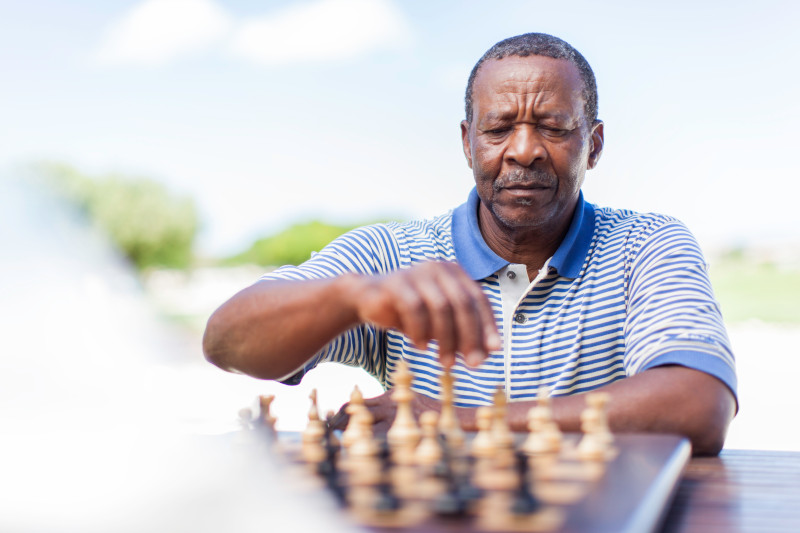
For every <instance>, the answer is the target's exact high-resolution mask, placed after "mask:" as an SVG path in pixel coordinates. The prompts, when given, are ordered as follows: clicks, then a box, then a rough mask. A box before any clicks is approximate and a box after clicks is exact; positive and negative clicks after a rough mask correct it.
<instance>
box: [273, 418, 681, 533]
mask: <svg viewBox="0 0 800 533" xmlns="http://www.w3.org/2000/svg"><path fill="white" fill-rule="evenodd" d="M469 437H471V436H468V438H469ZM516 437H517V443H516V445H517V446H519V443H520V442H521V439H522V438H524V435H523V434H517V435H516ZM579 438H580V435H578V434H567V435H565V438H564V446H563V450H562V452H560V453H559V454H558V456H557V457H555V458H553V457H551V458H550V459H548V460H542V461H539V462H538V463H537V462H536V461H534V464H533V467H532V473H531V486H532V493H533V494H534V495H535V497H536V499H537V500H538V502H539V508H538V509H537V510H536V511H535V512H534V513H532V514H530V515H529V516H525V517H521V518H513V519H508V518H506V519H504V518H502V517H501V518H500V519H499V520H494V519H492V520H487V518H486V515H485V513H484V514H483V515H482V514H481V513H479V512H470V513H465V514H464V515H462V516H455V517H453V516H447V517H442V516H439V515H437V514H436V513H434V512H431V511H430V510H427V509H426V508H425V503H426V502H424V501H416V502H415V503H414V504H413V505H415V506H416V509H417V511H415V512H409V511H408V510H406V511H405V512H407V515H406V516H403V517H400V514H399V513H401V511H392V512H387V513H384V514H380V513H377V514H374V515H372V516H370V517H364V516H359V515H358V514H353V513H352V512H351V510H349V509H348V508H347V507H344V508H342V511H341V512H342V513H344V514H346V515H347V516H348V517H349V519H350V520H351V522H352V524H353V527H354V530H360V531H363V530H367V531H415V532H430V533H438V532H443V533H444V532H455V531H459V532H472V531H508V532H512V531H529V532H551V531H566V532H593V533H602V532H608V533H612V532H613V533H621V532H631V533H634V532H635V533H640V532H647V531H656V530H657V529H658V528H659V526H660V524H661V521H662V519H663V518H664V516H665V513H666V511H667V510H668V508H669V505H670V502H671V499H672V496H673V495H674V492H675V489H676V487H677V484H678V482H679V481H680V478H681V475H682V472H683V470H684V467H685V466H686V464H687V462H688V460H689V457H690V454H691V447H690V445H689V443H688V441H687V440H686V439H685V438H682V437H677V436H672V435H649V434H647V435H645V434H617V435H614V454H613V457H612V458H609V459H608V460H606V461H602V462H601V463H600V464H598V463H587V462H586V461H581V460H580V459H578V458H577V456H576V455H575V454H573V453H572V452H573V451H574V450H575V449H576V448H577V443H578V440H579ZM300 441H301V435H300V434H299V433H279V434H277V440H276V446H275V447H274V448H273V449H274V450H276V451H275V453H276V454H279V455H280V456H281V460H282V461H285V464H286V465H287V466H286V468H287V470H286V475H287V476H289V477H291V478H293V479H295V480H297V479H300V478H306V479H307V480H308V481H309V483H308V484H307V485H306V487H307V488H310V487H315V489H314V490H317V489H319V487H320V485H319V484H315V483H314V482H313V481H312V480H313V478H314V477H315V473H314V472H312V470H311V469H308V468H307V466H308V465H305V464H303V461H302V459H301V458H300V457H301V456H300ZM346 483H347V482H346V481H345V490H347V486H346ZM487 497H489V496H488V495H485V496H484V498H487Z"/></svg>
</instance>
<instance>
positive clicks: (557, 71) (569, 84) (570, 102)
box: [472, 56, 585, 113]
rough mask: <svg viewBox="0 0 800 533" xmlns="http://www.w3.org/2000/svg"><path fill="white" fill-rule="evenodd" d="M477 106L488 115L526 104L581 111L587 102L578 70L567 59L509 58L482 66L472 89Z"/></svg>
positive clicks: (544, 57)
mask: <svg viewBox="0 0 800 533" xmlns="http://www.w3.org/2000/svg"><path fill="white" fill-rule="evenodd" d="M472 100H473V107H474V108H475V109H476V111H479V112H481V113H486V112H490V111H500V109H499V108H503V107H508V106H509V105H511V106H516V105H518V104H519V103H520V100H522V101H531V100H532V101H533V102H535V103H536V104H538V105H547V106H556V107H559V108H562V109H563V111H565V112H573V111H575V112H581V111H582V110H583V107H584V103H585V99H584V96H583V79H582V78H581V76H580V72H579V71H578V68H577V67H576V66H575V65H573V64H572V63H571V62H569V61H567V60H566V59H554V58H552V57H546V56H527V57H519V56H509V57H505V58H503V59H490V60H488V61H486V62H485V63H484V64H483V65H481V67H480V69H479V70H478V73H477V75H476V76H475V82H474V85H473V89H472Z"/></svg>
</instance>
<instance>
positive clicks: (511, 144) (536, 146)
mask: <svg viewBox="0 0 800 533" xmlns="http://www.w3.org/2000/svg"><path fill="white" fill-rule="evenodd" d="M505 158H506V160H508V161H513V162H515V163H517V164H518V165H520V166H523V167H530V166H531V165H533V163H534V162H535V161H537V160H544V159H546V158H547V150H546V149H545V146H544V144H543V143H542V139H541V137H540V136H539V134H538V132H537V131H536V128H535V127H534V126H533V125H531V124H520V125H517V127H515V128H514V131H513V132H512V133H511V136H510V138H509V141H508V147H507V148H506V152H505Z"/></svg>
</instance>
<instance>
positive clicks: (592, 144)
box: [461, 56, 603, 231]
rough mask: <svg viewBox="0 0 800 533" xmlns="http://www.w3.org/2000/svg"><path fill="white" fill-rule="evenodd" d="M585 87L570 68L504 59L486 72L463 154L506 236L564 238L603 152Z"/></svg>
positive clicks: (464, 132) (548, 61) (542, 60)
mask: <svg viewBox="0 0 800 533" xmlns="http://www.w3.org/2000/svg"><path fill="white" fill-rule="evenodd" d="M582 89H583V82H582V80H581V77H580V74H579V72H578V69H577V68H576V67H575V66H574V65H573V64H572V63H570V62H569V61H566V60H563V59H553V58H550V57H544V56H528V57H514V56H512V57H506V58H503V59H500V60H489V61H486V62H485V63H484V64H483V65H481V67H480V69H479V71H478V74H477V76H476V78H475V81H474V85H473V92H472V103H473V115H472V122H471V123H467V122H466V121H464V122H462V123H461V137H462V141H463V144H464V154H465V155H466V157H467V162H468V164H469V166H470V168H472V171H473V174H474V175H475V182H476V184H477V189H478V196H479V197H480V199H481V203H482V204H483V209H484V211H482V213H483V214H484V215H485V214H486V212H485V210H488V212H489V213H490V215H491V217H490V218H491V219H492V220H488V221H486V222H489V223H493V224H497V225H498V227H500V228H502V229H503V230H505V231H509V230H512V231H513V230H519V229H523V228H531V229H533V228H537V229H539V230H544V231H566V228H567V227H568V226H569V221H570V220H571V217H572V213H573V212H574V208H575V205H576V203H577V200H578V193H579V191H580V188H581V185H582V184H583V177H584V174H585V172H586V169H587V168H593V167H594V166H595V164H596V163H597V161H598V159H599V158H600V153H601V152H602V146H603V126H602V123H598V124H595V125H592V124H589V123H588V119H587V117H586V116H585V111H584V98H583V95H582Z"/></svg>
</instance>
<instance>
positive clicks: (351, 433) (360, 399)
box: [342, 385, 366, 449]
mask: <svg viewBox="0 0 800 533" xmlns="http://www.w3.org/2000/svg"><path fill="white" fill-rule="evenodd" d="M361 409H366V407H365V406H364V395H363V394H361V389H359V388H358V385H356V386H355V387H353V392H352V393H350V402H349V403H348V404H347V407H345V409H344V412H345V413H347V415H348V416H349V419H348V421H347V427H345V429H344V431H343V432H342V446H343V447H344V448H345V449H348V448H350V445H351V444H353V441H355V440H357V439H358V437H359V434H358V431H359V429H358V424H356V423H355V415H356V413H358V411H359V410H361Z"/></svg>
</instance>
